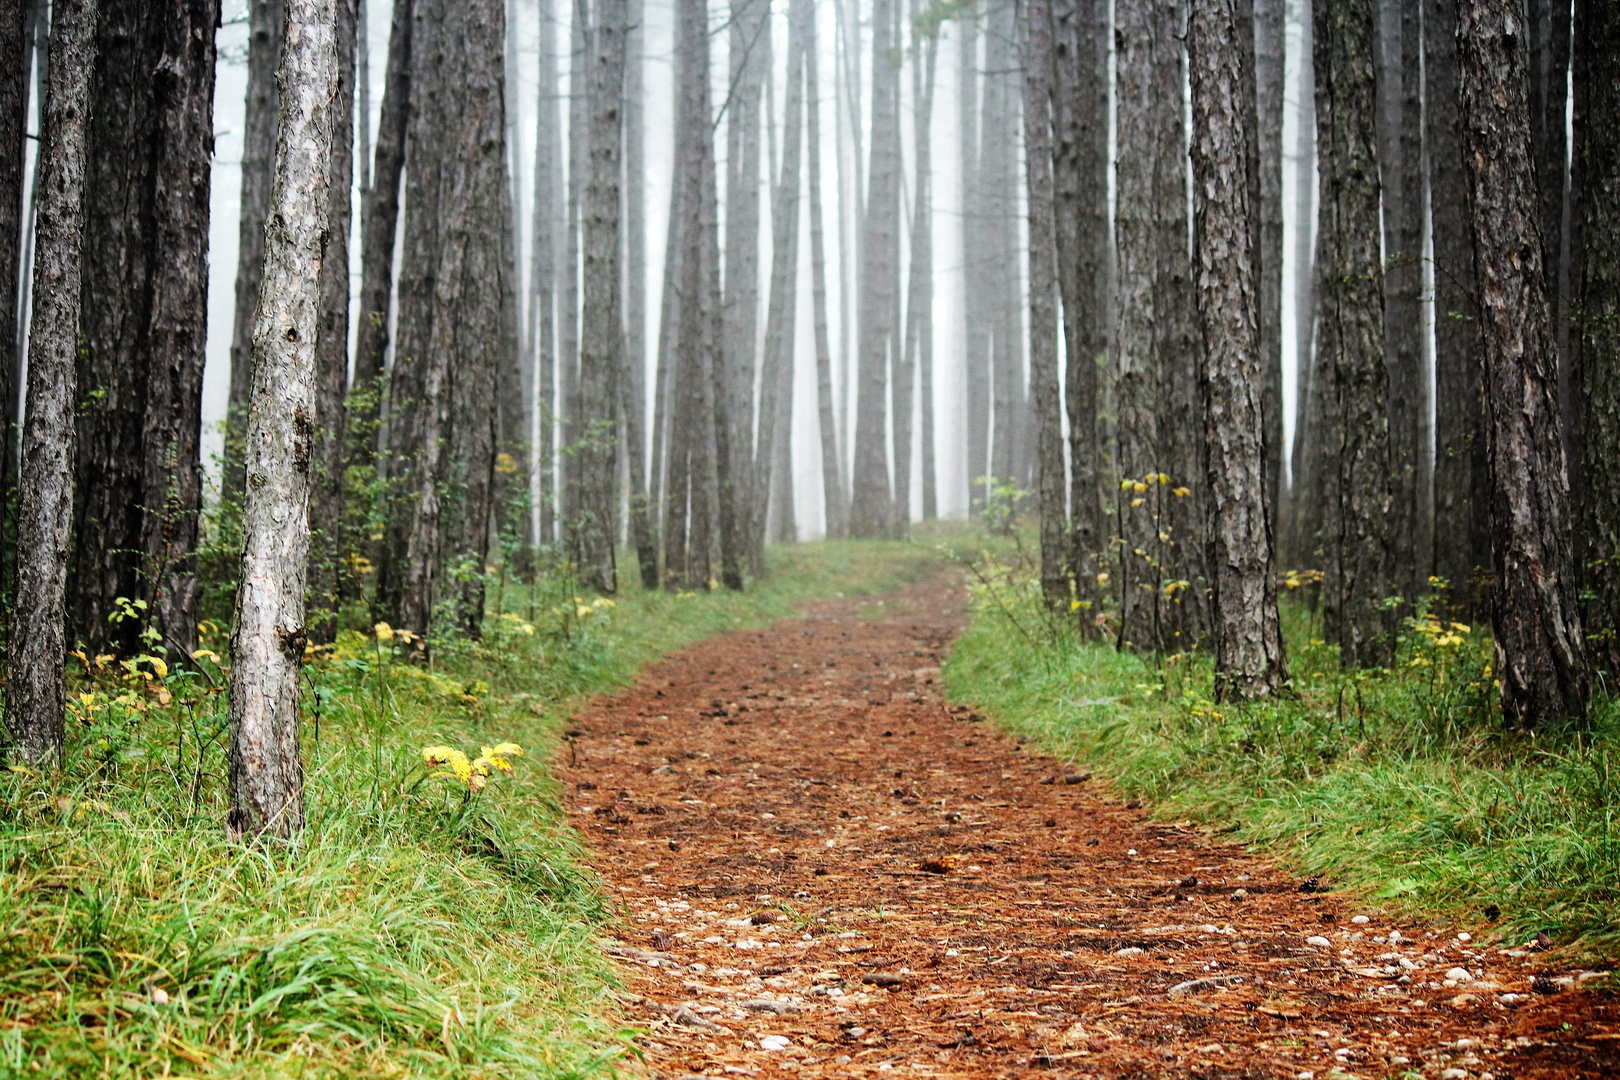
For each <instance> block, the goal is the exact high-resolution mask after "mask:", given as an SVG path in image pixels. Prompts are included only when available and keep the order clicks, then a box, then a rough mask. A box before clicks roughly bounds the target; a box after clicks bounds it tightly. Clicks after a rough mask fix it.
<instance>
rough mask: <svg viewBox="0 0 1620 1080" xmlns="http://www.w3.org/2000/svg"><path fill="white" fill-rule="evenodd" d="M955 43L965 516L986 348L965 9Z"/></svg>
mask: <svg viewBox="0 0 1620 1080" xmlns="http://www.w3.org/2000/svg"><path fill="white" fill-rule="evenodd" d="M956 25H957V26H958V27H959V28H960V29H961V37H960V38H959V39H958V46H959V52H958V54H957V72H956V95H957V96H956V108H957V128H958V150H959V153H960V155H961V160H960V162H959V166H958V167H959V169H960V172H961V188H962V206H961V218H962V287H963V296H962V347H963V356H962V363H963V366H964V368H965V369H966V382H967V400H966V402H965V403H964V408H965V412H966V415H967V428H968V430H967V439H966V444H967V446H966V449H967V482H968V511H969V512H970V513H975V514H978V513H983V512H984V502H985V495H986V490H987V489H986V486H985V481H984V477H986V476H988V475H990V343H989V325H988V323H987V321H986V319H985V281H986V279H987V278H988V276H989V275H987V274H986V273H985V272H984V258H985V255H984V251H983V248H984V242H983V237H984V231H985V221H984V219H985V213H984V206H983V195H982V193H981V191H980V184H979V166H980V160H981V159H980V154H979V99H980V88H981V87H980V84H981V82H982V81H983V79H982V78H981V73H980V71H979V37H980V35H979V22H978V13H977V11H976V10H971V9H970V10H965V11H964V12H963V15H962V18H961V19H959V20H958V21H957V24H956Z"/></svg>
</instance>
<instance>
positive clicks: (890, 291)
mask: <svg viewBox="0 0 1620 1080" xmlns="http://www.w3.org/2000/svg"><path fill="white" fill-rule="evenodd" d="M896 2H897V0H875V3H874V4H873V8H872V149H871V153H870V155H869V160H868V169H869V173H868V177H869V179H868V181H867V188H866V192H867V203H866V220H865V222H864V230H863V231H864V237H863V241H862V245H861V248H862V251H861V255H862V260H861V263H862V265H861V274H860V301H859V303H860V349H859V355H858V357H857V363H858V367H859V372H858V379H859V387H858V388H857V397H856V400H855V405H856V411H855V478H854V485H853V491H852V495H851V498H850V513H849V517H850V533H851V534H852V535H854V536H859V537H880V536H886V535H888V533H889V530H890V522H891V521H892V518H891V514H892V513H893V509H892V507H893V502H892V499H891V495H890V489H889V460H888V452H887V450H888V422H887V421H888V418H887V410H886V409H885V405H886V404H887V402H888V397H889V394H888V390H889V379H888V367H889V360H890V357H891V356H894V355H896V354H897V353H898V351H899V350H898V348H897V347H896V346H897V345H898V342H897V340H896V335H895V313H896V308H897V306H898V305H897V302H896V301H897V297H896V295H895V292H896V284H897V278H898V273H899V266H900V118H899V106H900V70H899V63H898V58H897V57H895V56H891V55H890V47H891V45H892V44H893V24H894V10H893V6H892V5H893V4H894V3H896Z"/></svg>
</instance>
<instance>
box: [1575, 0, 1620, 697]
mask: <svg viewBox="0 0 1620 1080" xmlns="http://www.w3.org/2000/svg"><path fill="white" fill-rule="evenodd" d="M1575 42H1576V45H1575V138H1576V142H1575V160H1574V163H1573V164H1574V174H1575V183H1576V190H1577V191H1578V192H1579V195H1580V197H1579V200H1578V202H1577V204H1576V205H1575V206H1574V207H1573V208H1572V210H1573V213H1574V215H1575V221H1576V224H1577V227H1578V229H1579V235H1580V238H1581V241H1582V242H1581V244H1580V245H1579V246H1577V247H1575V248H1574V250H1575V251H1576V252H1577V255H1578V258H1577V262H1576V264H1575V266H1573V267H1571V271H1572V274H1573V282H1574V285H1575V302H1574V311H1575V320H1574V324H1573V326H1572V327H1571V329H1572V331H1573V333H1572V337H1573V345H1574V349H1575V370H1576V372H1577V373H1578V376H1579V380H1580V383H1579V390H1580V393H1579V399H1580V402H1581V433H1582V439H1581V450H1582V452H1583V453H1584V454H1585V456H1586V462H1585V468H1584V469H1583V470H1582V474H1583V476H1584V483H1583V485H1582V489H1581V499H1580V502H1579V513H1580V517H1579V520H1578V524H1577V528H1576V530H1575V536H1576V542H1577V544H1578V550H1577V556H1578V559H1579V563H1578V565H1579V568H1580V572H1581V598H1582V601H1583V604H1582V612H1581V622H1582V625H1583V627H1584V629H1585V631H1586V640H1587V641H1588V642H1589V643H1590V647H1591V650H1592V651H1591V656H1592V663H1593V666H1594V667H1596V668H1599V669H1600V670H1603V671H1606V672H1608V673H1609V674H1610V676H1611V677H1612V676H1613V675H1614V674H1615V673H1616V672H1620V577H1617V576H1616V573H1615V567H1616V566H1617V565H1620V561H1617V560H1620V475H1617V474H1616V471H1615V469H1614V452H1615V448H1616V447H1620V8H1616V7H1615V6H1614V5H1612V4H1604V3H1593V2H1592V0H1580V3H1579V4H1577V6H1576V8H1575Z"/></svg>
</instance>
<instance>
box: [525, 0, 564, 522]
mask: <svg viewBox="0 0 1620 1080" xmlns="http://www.w3.org/2000/svg"><path fill="white" fill-rule="evenodd" d="M554 3H555V0H541V4H540V92H539V100H538V101H537V102H536V112H537V113H538V117H537V120H536V125H535V142H534V235H533V238H532V239H531V241H530V243H531V244H532V248H531V253H530V259H531V261H530V264H529V266H530V270H529V287H530V288H531V289H532V290H533V292H534V296H533V301H532V303H531V304H530V305H529V308H530V318H531V320H532V322H533V324H534V326H533V330H534V334H535V343H534V353H535V364H536V373H535V376H536V382H537V384H538V387H537V390H536V393H537V395H538V398H539V401H538V406H537V411H538V416H536V418H535V419H536V423H535V428H536V430H537V431H538V433H539V438H538V440H537V443H536V446H535V461H536V463H537V469H536V471H537V472H538V474H539V475H538V478H537V484H536V488H535V498H536V499H537V500H538V502H539V511H540V512H539V527H540V533H539V536H538V538H537V539H538V542H539V544H540V545H541V546H542V547H544V546H546V545H549V544H550V543H552V542H553V541H554V540H555V538H556V533H555V531H554V529H555V525H554V519H555V509H556V497H557V462H556V457H557V451H556V428H557V423H556V421H557V347H558V344H557V232H558V229H559V227H560V226H561V224H562V130H561V127H562V125H561V118H560V117H559V115H558V111H557V110H558V105H557V95H558V88H557V23H556V11H555V8H554V6H553V5H554Z"/></svg>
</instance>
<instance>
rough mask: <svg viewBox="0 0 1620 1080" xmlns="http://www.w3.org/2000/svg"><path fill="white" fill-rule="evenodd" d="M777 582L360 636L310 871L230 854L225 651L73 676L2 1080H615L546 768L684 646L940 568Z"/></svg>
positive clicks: (2, 863) (9, 819)
mask: <svg viewBox="0 0 1620 1080" xmlns="http://www.w3.org/2000/svg"><path fill="white" fill-rule="evenodd" d="M769 557H770V565H771V571H772V573H771V575H770V577H769V579H768V580H767V581H766V582H765V583H763V584H762V585H760V586H759V587H758V588H751V590H750V591H749V592H747V593H745V594H742V595H738V594H714V595H702V596H698V595H692V594H683V595H681V596H673V595H670V594H667V593H662V592H659V593H646V592H642V591H640V590H639V589H638V590H634V591H627V592H626V593H625V594H623V595H621V596H620V597H618V598H617V599H616V601H615V602H614V603H613V604H608V603H603V602H598V601H593V600H591V599H590V598H588V597H577V596H576V593H575V590H574V588H573V587H572V586H571V585H570V583H569V582H567V581H566V580H563V579H560V578H552V579H547V580H545V581H544V582H543V583H542V585H540V586H538V587H537V588H536V589H535V590H533V591H532V593H531V591H530V590H529V589H528V588H527V587H518V588H514V587H512V586H510V585H508V586H507V587H506V589H505V591H504V592H503V593H501V595H500V597H499V601H500V602H501V603H502V604H503V605H504V607H505V609H506V610H504V611H495V612H492V614H491V616H490V618H489V619H488V621H487V624H486V630H485V633H484V635H483V639H482V640H481V641H473V640H469V639H466V638H461V639H456V638H445V639H443V640H440V641H438V642H436V643H435V647H434V649H433V653H432V655H433V661H432V664H431V666H429V665H426V664H424V663H422V662H420V661H419V660H416V659H413V658H412V654H413V652H414V650H413V647H412V643H411V642H409V641H408V640H405V639H404V638H403V636H402V635H399V634H396V633H394V632H392V631H390V630H389V629H388V628H386V627H374V628H372V629H370V630H367V631H365V632H359V631H356V630H352V629H351V630H347V631H345V632H343V633H342V634H341V635H340V636H339V639H338V642H337V644H336V646H335V647H334V648H333V649H331V650H330V651H329V652H327V653H323V654H322V655H319V656H316V657H312V659H311V660H310V662H309V663H308V664H306V666H305V674H306V679H307V682H306V693H305V711H306V722H305V726H304V730H303V755H304V763H305V769H306V784H307V786H306V799H307V804H308V813H309V823H308V828H307V831H306V833H305V836H304V839H303V842H302V843H301V844H299V845H297V846H296V847H292V848H281V847H273V846H262V845H246V846H244V845H239V844H233V843H230V842H228V841H227V840H226V838H225V835H224V830H223V825H222V822H223V818H224V813H225V794H226V793H225V782H224V777H225V760H224V748H225V741H226V730H225V694H224V692H223V687H224V676H223V671H222V669H221V667H220V666H219V657H218V656H217V655H215V654H216V653H223V652H224V648H223V645H222V642H223V638H224V631H223V629H222V628H220V627H217V626H212V625H209V626H207V627H205V630H207V631H209V632H210V634H211V637H210V639H209V640H207V641H205V642H204V645H205V648H204V649H202V650H199V652H198V653H197V655H196V657H195V658H194V659H191V660H187V661H182V660H179V659H175V658H170V659H165V658H164V657H163V656H162V655H156V656H143V657H138V658H134V657H131V658H115V657H95V656H82V655H81V656H77V657H75V658H73V659H71V660H70V661H69V668H70V672H71V674H72V676H73V682H74V683H75V685H74V686H73V692H72V694H71V696H70V719H69V728H70V730H69V734H68V744H67V754H66V765H65V767H64V769H63V770H62V771H60V772H59V773H51V774H47V775H38V774H34V773H30V772H28V771H26V770H21V771H13V772H9V773H4V774H0V777H3V778H0V1076H13V1075H16V1076H23V1075H26V1076H63V1077H80V1076H88V1075H96V1076H109V1077H116V1076H149V1075H209V1076H213V1075H229V1076H237V1075H242V1076H282V1075H288V1076H291V1075H297V1076H322V1075H330V1076H402V1075H408V1076H475V1077H476V1076H544V1077H583V1076H591V1075H599V1074H604V1073H607V1072H609V1071H611V1070H612V1068H613V1062H614V1061H615V1060H617V1059H618V1058H619V1057H620V1056H621V1055H622V1054H624V1053H626V1052H630V1044H629V1042H628V1040H627V1039H626V1038H624V1037H623V1033H621V1032H618V1031H617V1030H616V1029H615V1027H614V1024H613V1021H612V1014H613V1010H612V993H613V989H614V982H613V977H612V974H611V971H610V969H609V967H608V965H607V963H606V961H605V960H604V957H603V955H602V953H601V951H600V949H599V947H598V945H597V944H596V941H595V937H594V934H595V932H596V930H597V929H598V927H599V926H600V925H601V923H602V921H603V919H604V918H605V917H606V916H607V915H608V914H610V912H609V910H608V907H607V902H606V901H605V900H604V899H603V896H602V894H601V893H600V892H599V890H598V888H597V885H596V882H595V881H594V879H593V878H592V877H591V876H590V874H589V873H588V871H586V870H585V869H584V868H583V867H582V865H581V862H580V858H579V856H580V851H579V848H578V845H577V841H576V838H575V836H574V834H573V833H572V832H571V831H570V830H569V829H568V828H567V827H566V825H565V823H564V821H563V819H562V813H561V809H560V804H559V801H558V796H559V790H558V788H557V785H556V783H555V782H554V781H553V780H552V779H551V777H550V776H549V775H548V772H547V769H546V767H545V762H546V761H547V760H548V758H549V757H550V755H551V753H552V752H553V749H554V747H555V745H556V740H557V736H558V734H559V732H560V730H561V727H562V725H563V724H564V722H565V720H566V718H567V716H568V715H569V713H570V711H571V710H572V709H574V708H576V707H577V705H578V703H579V701H580V699H581V697H582V695H586V694H590V693H594V692H599V691H602V690H606V689H610V688H612V687H614V686H616V685H619V684H621V683H623V682H624V681H625V680H626V679H627V678H629V677H630V676H631V675H632V674H633V673H634V672H635V670H636V669H637V668H638V667H639V666H641V665H642V664H644V663H645V662H647V661H648V660H650V659H653V658H655V657H656V656H658V655H660V654H662V653H665V652H667V651H669V650H672V649H675V648H679V647H681V646H683V645H685V644H687V643H689V642H692V641H694V640H697V639H699V638H702V637H704V636H707V635H709V634H712V633H715V632H718V631H721V630H725V629H730V628H733V627H737V626H741V625H759V624H762V623H765V622H767V621H769V620H771V619H774V618H777V617H780V616H782V615H784V614H786V613H788V612H789V611H790V610H791V605H792V603H793V602H794V601H796V600H801V599H806V598H809V597H812V596H816V595H827V594H830V593H831V592H832V591H834V590H843V591H845V592H849V593H851V594H858V593H863V592H879V591H883V590H886V589H892V588H894V587H897V586H898V585H900V584H903V583H905V582H907V581H910V580H913V579H915V578H917V577H919V576H921V575H922V574H923V573H925V572H926V571H927V569H928V568H929V567H930V566H931V565H933V563H932V560H931V558H930V557H929V555H928V554H927V552H926V551H924V550H923V549H919V548H916V547H908V546H906V545H900V544H807V545H801V546H795V547H787V548H772V549H771V550H770V552H769ZM491 595H492V596H494V595H495V592H494V590H492V592H491ZM500 743H512V744H516V745H517V746H518V747H521V748H522V749H523V750H524V751H525V752H524V754H523V755H521V756H519V755H518V754H517V753H515V752H514V751H513V750H512V749H511V748H510V747H500V746H499V745H498V744H500ZM429 748H431V749H432V752H431V753H429V754H427V755H424V752H423V751H424V749H429ZM457 754H461V755H465V756H464V757H462V758H460V759H459V760H457V759H456V755H457ZM480 756H482V757H484V758H485V759H488V760H490V761H493V765H491V764H487V763H486V764H483V765H481V766H477V765H476V762H475V761H474V759H476V758H478V757H480ZM428 758H432V759H433V761H434V762H437V763H444V762H448V763H449V768H448V769H445V768H436V767H435V765H434V764H430V762H429V760H428ZM495 759H499V760H495ZM475 766H476V767H475ZM502 766H505V767H510V769H511V774H510V775H507V774H506V773H505V772H504V771H502V768H501V767H502ZM483 773H488V776H487V777H486V776H484V775H482V774H483ZM475 789H476V790H475Z"/></svg>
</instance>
